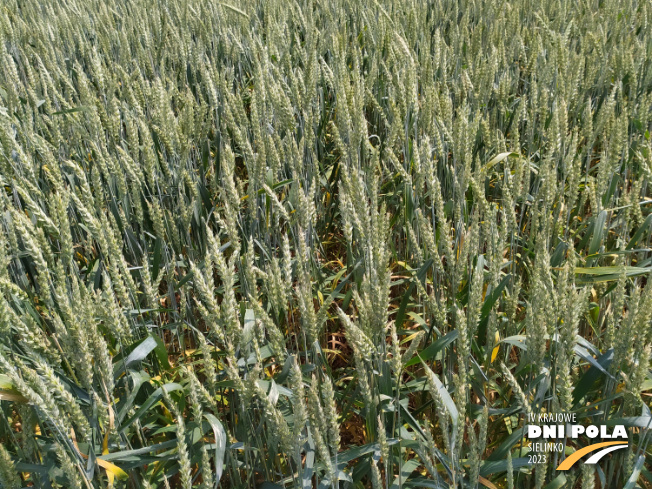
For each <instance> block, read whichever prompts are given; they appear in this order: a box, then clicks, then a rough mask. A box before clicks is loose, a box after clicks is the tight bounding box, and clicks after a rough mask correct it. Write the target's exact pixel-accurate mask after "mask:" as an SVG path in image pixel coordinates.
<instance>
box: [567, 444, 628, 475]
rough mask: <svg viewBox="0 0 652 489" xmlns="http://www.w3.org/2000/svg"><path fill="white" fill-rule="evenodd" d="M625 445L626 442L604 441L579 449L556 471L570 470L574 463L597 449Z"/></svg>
mask: <svg viewBox="0 0 652 489" xmlns="http://www.w3.org/2000/svg"><path fill="white" fill-rule="evenodd" d="M626 444H627V442H626V441H605V442H602V443H595V444H593V445H589V446H588V447H584V448H580V449H579V450H578V451H576V452H575V453H573V454H572V455H570V456H569V457H567V458H566V460H564V461H563V462H562V463H560V464H559V467H557V470H568V469H570V468H571V467H572V466H573V465H574V464H575V462H577V461H578V460H579V459H581V458H582V457H583V456H584V455H586V454H587V453H590V452H593V451H595V450H597V449H598V448H602V447H608V446H611V445H626Z"/></svg>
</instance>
